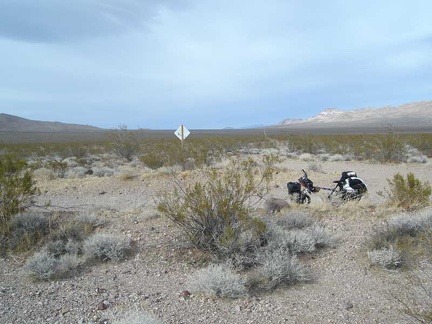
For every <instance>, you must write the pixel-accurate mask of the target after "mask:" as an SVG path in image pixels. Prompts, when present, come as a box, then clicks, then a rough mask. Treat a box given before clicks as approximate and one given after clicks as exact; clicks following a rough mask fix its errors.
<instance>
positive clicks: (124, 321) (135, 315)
mask: <svg viewBox="0 0 432 324" xmlns="http://www.w3.org/2000/svg"><path fill="white" fill-rule="evenodd" d="M116 317H121V318H119V319H115V320H114V321H113V323H114V324H162V321H160V320H159V319H156V318H154V317H152V316H150V315H148V314H146V313H145V312H140V311H129V312H127V313H125V314H116Z"/></svg>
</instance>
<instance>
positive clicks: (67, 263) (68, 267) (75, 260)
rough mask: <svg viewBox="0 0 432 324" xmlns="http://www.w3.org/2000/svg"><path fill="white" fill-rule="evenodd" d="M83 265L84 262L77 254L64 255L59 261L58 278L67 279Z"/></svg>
mask: <svg viewBox="0 0 432 324" xmlns="http://www.w3.org/2000/svg"><path fill="white" fill-rule="evenodd" d="M82 263H83V260H82V259H81V258H80V257H79V256H78V255H77V254H69V253H66V254H63V255H62V256H60V258H59V259H58V260H57V268H56V276H58V277H66V276H68V275H69V274H70V273H71V271H73V270H75V269H76V268H78V267H79V266H80V265H81V264H82Z"/></svg>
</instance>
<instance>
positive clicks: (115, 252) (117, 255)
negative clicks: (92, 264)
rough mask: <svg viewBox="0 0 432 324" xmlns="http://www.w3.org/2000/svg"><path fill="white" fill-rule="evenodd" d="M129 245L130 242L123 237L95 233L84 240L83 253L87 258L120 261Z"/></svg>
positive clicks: (127, 250) (128, 249)
mask: <svg viewBox="0 0 432 324" xmlns="http://www.w3.org/2000/svg"><path fill="white" fill-rule="evenodd" d="M130 243H131V242H130V240H129V239H128V238H125V237H119V236H116V235H112V234H107V233H96V234H94V235H92V236H90V237H88V238H87V239H85V240H84V243H83V252H84V255H85V256H86V257H87V258H96V259H99V260H101V261H107V260H113V261H120V260H122V259H124V258H125V257H126V255H127V253H128V252H129V251H130Z"/></svg>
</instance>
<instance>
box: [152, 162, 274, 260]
mask: <svg viewBox="0 0 432 324" xmlns="http://www.w3.org/2000/svg"><path fill="white" fill-rule="evenodd" d="M263 162H264V167H263V168H261V169H260V168H259V167H258V166H257V164H256V163H255V162H254V161H253V160H252V159H248V160H246V161H233V162H232V163H231V164H230V165H229V166H228V167H227V169H226V170H224V172H223V173H221V172H218V171H217V170H209V171H206V172H205V173H204V177H205V179H207V180H205V182H204V183H201V182H197V183H195V184H193V185H189V186H187V187H186V188H181V187H180V189H179V188H175V190H174V192H173V193H172V194H166V195H164V196H163V197H161V200H160V202H159V204H158V210H159V211H160V212H161V213H162V214H163V215H165V216H166V217H167V218H168V219H170V220H171V221H173V222H174V223H175V224H177V225H178V226H179V227H180V228H181V229H182V231H183V233H184V234H185V236H186V238H187V240H188V241H190V242H191V243H192V244H193V245H195V246H196V247H198V248H201V249H204V250H207V251H210V252H213V253H215V254H216V255H218V256H227V255H230V254H231V253H236V251H238V250H239V249H240V246H239V244H241V241H240V240H239V238H240V234H241V233H242V232H244V231H246V230H251V231H252V233H253V235H254V238H255V240H254V241H255V242H256V243H257V244H260V242H261V239H262V238H263V236H264V235H265V232H266V226H265V224H264V223H263V222H262V221H260V220H258V219H257V218H252V217H250V207H251V205H250V204H251V201H252V199H253V198H256V199H258V200H260V199H262V198H263V196H264V195H265V194H266V192H267V190H268V186H267V184H268V181H269V180H270V179H271V177H272V172H273V171H272V170H273V169H272V160H271V157H265V158H264V161H263Z"/></svg>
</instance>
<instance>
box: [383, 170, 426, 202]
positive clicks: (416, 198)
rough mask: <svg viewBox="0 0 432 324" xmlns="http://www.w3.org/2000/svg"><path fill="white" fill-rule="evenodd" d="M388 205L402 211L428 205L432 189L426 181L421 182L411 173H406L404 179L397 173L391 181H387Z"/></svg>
mask: <svg viewBox="0 0 432 324" xmlns="http://www.w3.org/2000/svg"><path fill="white" fill-rule="evenodd" d="M388 184H389V186H390V189H389V192H388V200H389V204H392V205H396V206H397V207H399V208H402V209H403V210H414V209H419V208H423V207H425V206H427V205H429V203H430V200H429V197H430V196H431V194H432V188H431V186H430V184H429V182H428V181H424V182H422V181H421V180H420V179H418V178H416V177H415V176H414V174H413V173H411V172H410V173H408V174H407V176H406V179H405V178H404V177H403V176H402V175H401V174H400V173H397V174H395V175H394V176H393V179H392V180H388Z"/></svg>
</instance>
